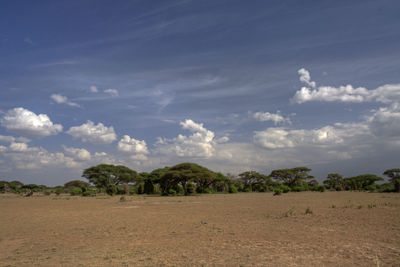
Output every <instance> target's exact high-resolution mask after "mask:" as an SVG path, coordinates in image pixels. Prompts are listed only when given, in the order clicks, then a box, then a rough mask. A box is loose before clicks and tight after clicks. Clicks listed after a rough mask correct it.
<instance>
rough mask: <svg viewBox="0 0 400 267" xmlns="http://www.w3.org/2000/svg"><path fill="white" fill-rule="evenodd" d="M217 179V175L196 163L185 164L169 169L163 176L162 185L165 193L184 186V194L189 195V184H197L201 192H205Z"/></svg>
mask: <svg viewBox="0 0 400 267" xmlns="http://www.w3.org/2000/svg"><path fill="white" fill-rule="evenodd" d="M215 179H216V174H215V173H214V172H212V171H210V170H209V169H207V168H205V167H202V166H200V165H198V164H195V163H190V162H185V163H181V164H178V165H175V166H173V167H171V168H169V169H168V171H167V172H165V173H164V174H163V175H162V177H161V181H160V183H161V187H162V189H163V193H168V190H169V189H170V188H172V187H174V186H177V185H178V184H179V185H181V186H182V188H183V191H184V194H185V195H187V194H188V189H187V185H188V183H189V182H194V183H196V185H197V188H198V189H199V192H204V190H205V189H206V188H208V187H209V186H210V185H211V184H212V183H213V181H214V180H215Z"/></svg>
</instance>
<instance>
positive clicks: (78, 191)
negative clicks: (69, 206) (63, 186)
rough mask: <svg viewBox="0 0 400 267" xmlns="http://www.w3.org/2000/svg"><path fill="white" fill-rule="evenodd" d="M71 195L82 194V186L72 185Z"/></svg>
mask: <svg viewBox="0 0 400 267" xmlns="http://www.w3.org/2000/svg"><path fill="white" fill-rule="evenodd" d="M69 193H70V195H71V196H77V195H81V194H82V188H80V187H71V188H70V190H69Z"/></svg>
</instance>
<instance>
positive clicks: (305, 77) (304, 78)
mask: <svg viewBox="0 0 400 267" xmlns="http://www.w3.org/2000/svg"><path fill="white" fill-rule="evenodd" d="M297 72H298V73H299V75H300V78H299V79H300V81H301V82H303V83H305V84H307V85H308V86H311V87H312V88H314V87H315V86H316V84H315V82H313V81H311V76H310V72H309V71H308V70H306V69H304V68H301V69H299V70H298V71H297Z"/></svg>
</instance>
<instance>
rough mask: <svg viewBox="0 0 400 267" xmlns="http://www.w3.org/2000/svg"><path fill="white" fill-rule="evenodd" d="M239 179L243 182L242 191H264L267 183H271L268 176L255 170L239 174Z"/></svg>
mask: <svg viewBox="0 0 400 267" xmlns="http://www.w3.org/2000/svg"><path fill="white" fill-rule="evenodd" d="M239 180H240V181H241V182H242V183H243V187H244V191H248V192H250V191H253V192H265V191H267V188H268V185H271V184H272V180H271V178H270V177H269V176H267V175H264V174H261V173H258V172H256V171H247V172H243V173H241V174H239Z"/></svg>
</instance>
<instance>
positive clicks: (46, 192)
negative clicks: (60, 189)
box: [43, 190, 51, 196]
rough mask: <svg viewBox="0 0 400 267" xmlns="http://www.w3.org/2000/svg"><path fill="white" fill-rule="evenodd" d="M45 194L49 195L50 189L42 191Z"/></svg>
mask: <svg viewBox="0 0 400 267" xmlns="http://www.w3.org/2000/svg"><path fill="white" fill-rule="evenodd" d="M43 193H44V195H45V196H50V195H51V191H50V190H46V191H44V192H43Z"/></svg>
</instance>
